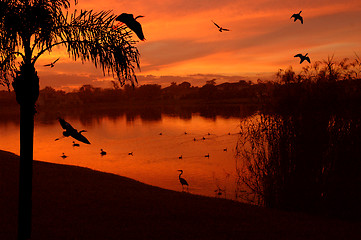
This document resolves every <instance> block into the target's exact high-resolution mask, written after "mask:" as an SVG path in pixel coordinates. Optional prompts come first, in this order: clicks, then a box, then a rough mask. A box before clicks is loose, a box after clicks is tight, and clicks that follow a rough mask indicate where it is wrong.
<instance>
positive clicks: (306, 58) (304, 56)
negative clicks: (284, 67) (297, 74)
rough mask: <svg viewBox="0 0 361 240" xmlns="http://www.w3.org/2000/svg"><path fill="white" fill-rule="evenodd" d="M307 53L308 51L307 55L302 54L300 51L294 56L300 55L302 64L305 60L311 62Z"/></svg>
mask: <svg viewBox="0 0 361 240" xmlns="http://www.w3.org/2000/svg"><path fill="white" fill-rule="evenodd" d="M307 55H308V53H306V54H305V55H302V54H301V53H299V54H297V55H295V56H294V57H299V58H300V59H301V61H300V64H301V63H303V61H305V60H306V61H307V62H309V63H311V60H310V58H309V57H308V56H307Z"/></svg>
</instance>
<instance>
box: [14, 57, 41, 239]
mask: <svg viewBox="0 0 361 240" xmlns="http://www.w3.org/2000/svg"><path fill="white" fill-rule="evenodd" d="M13 87H14V90H15V93H16V100H17V102H18V103H19V105H20V169H19V208H18V209H19V212H18V240H27V239H30V236H31V217H32V216H31V213H32V175H33V146H34V139H33V137H34V114H35V102H36V101H37V99H38V96H39V78H38V76H37V73H36V71H35V68H34V65H33V64H31V63H23V64H22V65H21V66H20V70H19V71H18V72H17V73H16V77H15V78H14V82H13Z"/></svg>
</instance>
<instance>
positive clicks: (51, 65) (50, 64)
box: [44, 58, 60, 68]
mask: <svg viewBox="0 0 361 240" xmlns="http://www.w3.org/2000/svg"><path fill="white" fill-rule="evenodd" d="M59 59H60V58H58V59H56V60H55V61H54V62H52V63H49V64H46V65H44V67H52V68H53V67H54V64H55V63H56V62H57V61H58V60H59Z"/></svg>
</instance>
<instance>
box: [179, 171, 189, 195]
mask: <svg viewBox="0 0 361 240" xmlns="http://www.w3.org/2000/svg"><path fill="white" fill-rule="evenodd" d="M178 171H179V172H180V174H179V182H180V183H181V184H182V190H183V191H184V185H186V186H187V191H188V186H189V185H188V183H187V181H186V180H185V179H184V178H182V177H181V175H182V174H183V170H178Z"/></svg>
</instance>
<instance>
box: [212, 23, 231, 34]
mask: <svg viewBox="0 0 361 240" xmlns="http://www.w3.org/2000/svg"><path fill="white" fill-rule="evenodd" d="M212 23H213V24H214V25H216V26H217V28H218V31H220V32H223V31H230V30H229V29H227V28H222V27H220V26H219V25H218V24H217V23H215V22H213V20H212Z"/></svg>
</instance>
